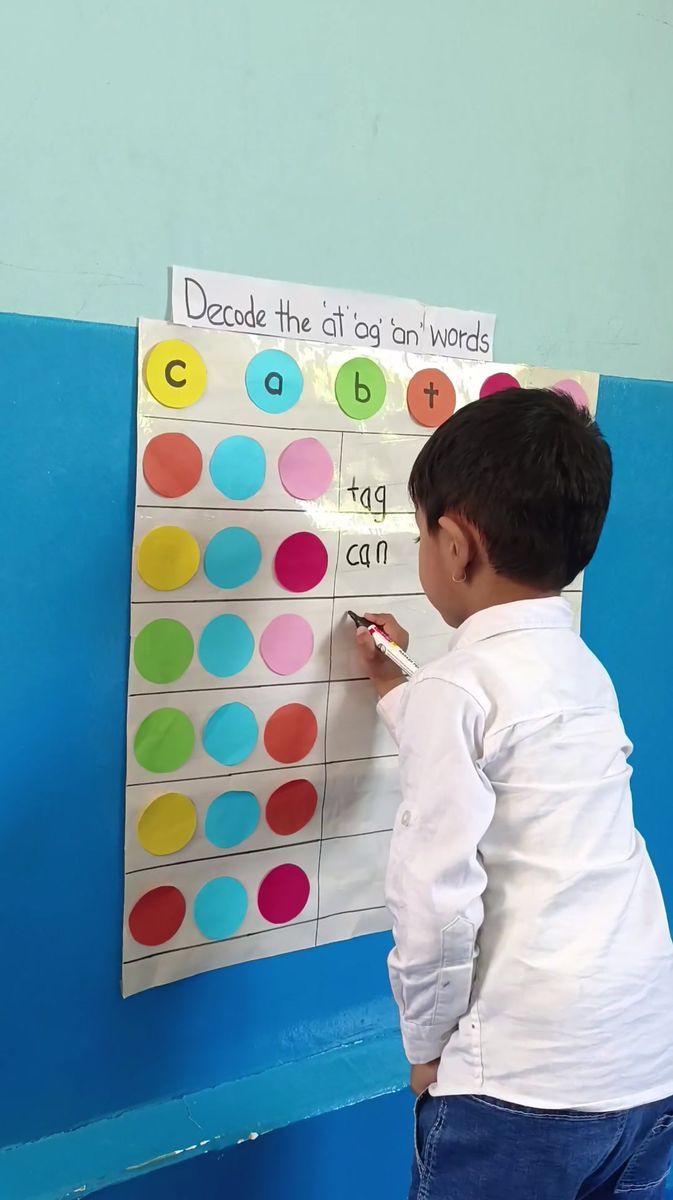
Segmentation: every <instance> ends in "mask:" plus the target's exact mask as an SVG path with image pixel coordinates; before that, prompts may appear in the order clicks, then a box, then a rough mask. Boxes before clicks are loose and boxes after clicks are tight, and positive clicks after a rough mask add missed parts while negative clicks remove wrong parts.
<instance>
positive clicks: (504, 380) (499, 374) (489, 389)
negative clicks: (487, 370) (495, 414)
mask: <svg viewBox="0 0 673 1200" xmlns="http://www.w3.org/2000/svg"><path fill="white" fill-rule="evenodd" d="M518 387H521V384H520V383H519V380H518V379H515V378H514V376H513V375H510V374H509V372H508V371H496V373H495V375H489V377H488V379H485V380H484V382H483V383H482V385H481V388H480V391H479V399H480V400H485V399H486V397H487V396H493V395H495V393H496V392H505V391H507V389H508V388H518Z"/></svg>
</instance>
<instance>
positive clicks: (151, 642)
mask: <svg viewBox="0 0 673 1200" xmlns="http://www.w3.org/2000/svg"><path fill="white" fill-rule="evenodd" d="M193 654H194V639H193V637H192V635H191V633H190V632H189V630H188V629H186V628H185V626H184V625H182V624H181V623H180V621H172V620H168V619H164V618H162V619H161V620H158V621H150V623H149V625H146V626H145V628H144V629H141V630H140V633H139V634H138V635H137V637H136V640H135V642H134V643H133V661H134V663H135V664H136V667H137V668H138V670H139V672H140V674H141V675H142V677H143V679H149V681H150V683H173V681H174V680H175V679H179V678H180V676H181V675H184V673H185V671H186V670H187V667H188V666H189V664H190V662H191V661H192V657H193Z"/></svg>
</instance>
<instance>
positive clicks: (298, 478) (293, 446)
mask: <svg viewBox="0 0 673 1200" xmlns="http://www.w3.org/2000/svg"><path fill="white" fill-rule="evenodd" d="M278 474H279V475H280V481H281V483H282V485H283V487H284V488H285V491H286V492H287V493H288V495H290V496H294V498H295V500H318V499H319V498H320V496H324V494H325V492H326V491H327V489H328V487H329V486H330V484H331V482H332V480H333V479H334V463H333V462H332V456H331V454H329V453H328V451H327V450H326V449H325V447H324V446H323V444H322V442H319V441H318V439H317V438H298V439H297V441H296V442H290V445H289V446H286V447H285V449H284V450H283V453H282V454H281V456H280V458H279V459H278Z"/></svg>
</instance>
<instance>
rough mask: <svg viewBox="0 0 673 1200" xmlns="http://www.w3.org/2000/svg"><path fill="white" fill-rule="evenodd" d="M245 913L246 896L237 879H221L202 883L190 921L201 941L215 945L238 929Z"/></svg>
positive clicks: (227, 877) (246, 908) (223, 877)
mask: <svg viewBox="0 0 673 1200" xmlns="http://www.w3.org/2000/svg"><path fill="white" fill-rule="evenodd" d="M247 911H248V893H247V892H246V890H245V888H244V887H243V884H242V883H241V882H240V881H239V880H238V879H230V877H229V876H228V875H222V876H220V878H219V879H211V880H210V881H209V882H208V883H204V885H203V887H202V888H201V889H200V891H198V892H197V893H196V896H195V898H194V921H195V922H196V924H197V926H198V928H199V929H200V930H201V933H202V934H203V936H204V937H207V938H211V940H212V941H214V942H219V941H221V940H222V938H228V937H231V936H232V934H234V933H236V930H237V929H240V927H241V925H242V924H243V922H244V920H245V914H246V913H247Z"/></svg>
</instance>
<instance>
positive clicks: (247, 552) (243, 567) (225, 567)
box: [203, 526, 262, 589]
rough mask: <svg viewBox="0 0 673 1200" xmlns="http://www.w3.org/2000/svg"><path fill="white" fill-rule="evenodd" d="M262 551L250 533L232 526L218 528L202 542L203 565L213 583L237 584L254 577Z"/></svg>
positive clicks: (233, 586)
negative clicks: (210, 536) (203, 552)
mask: <svg viewBox="0 0 673 1200" xmlns="http://www.w3.org/2000/svg"><path fill="white" fill-rule="evenodd" d="M261 561H262V551H261V549H260V545H259V542H258V541H257V538H256V537H255V535H254V533H251V532H250V530H249V529H240V528H238V526H232V527H231V528H230V529H221V530H220V532H219V533H216V534H215V536H214V537H213V538H211V540H210V541H209V542H208V545H207V546H206V553H205V556H204V560H203V569H204V571H205V573H206V576H207V578H208V579H209V580H210V582H211V583H214V584H215V587H219V588H228V589H231V588H237V587H242V586H243V584H244V583H249V582H250V580H251V579H254V577H255V575H256V574H257V572H258V570H259V564H260V563H261Z"/></svg>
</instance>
